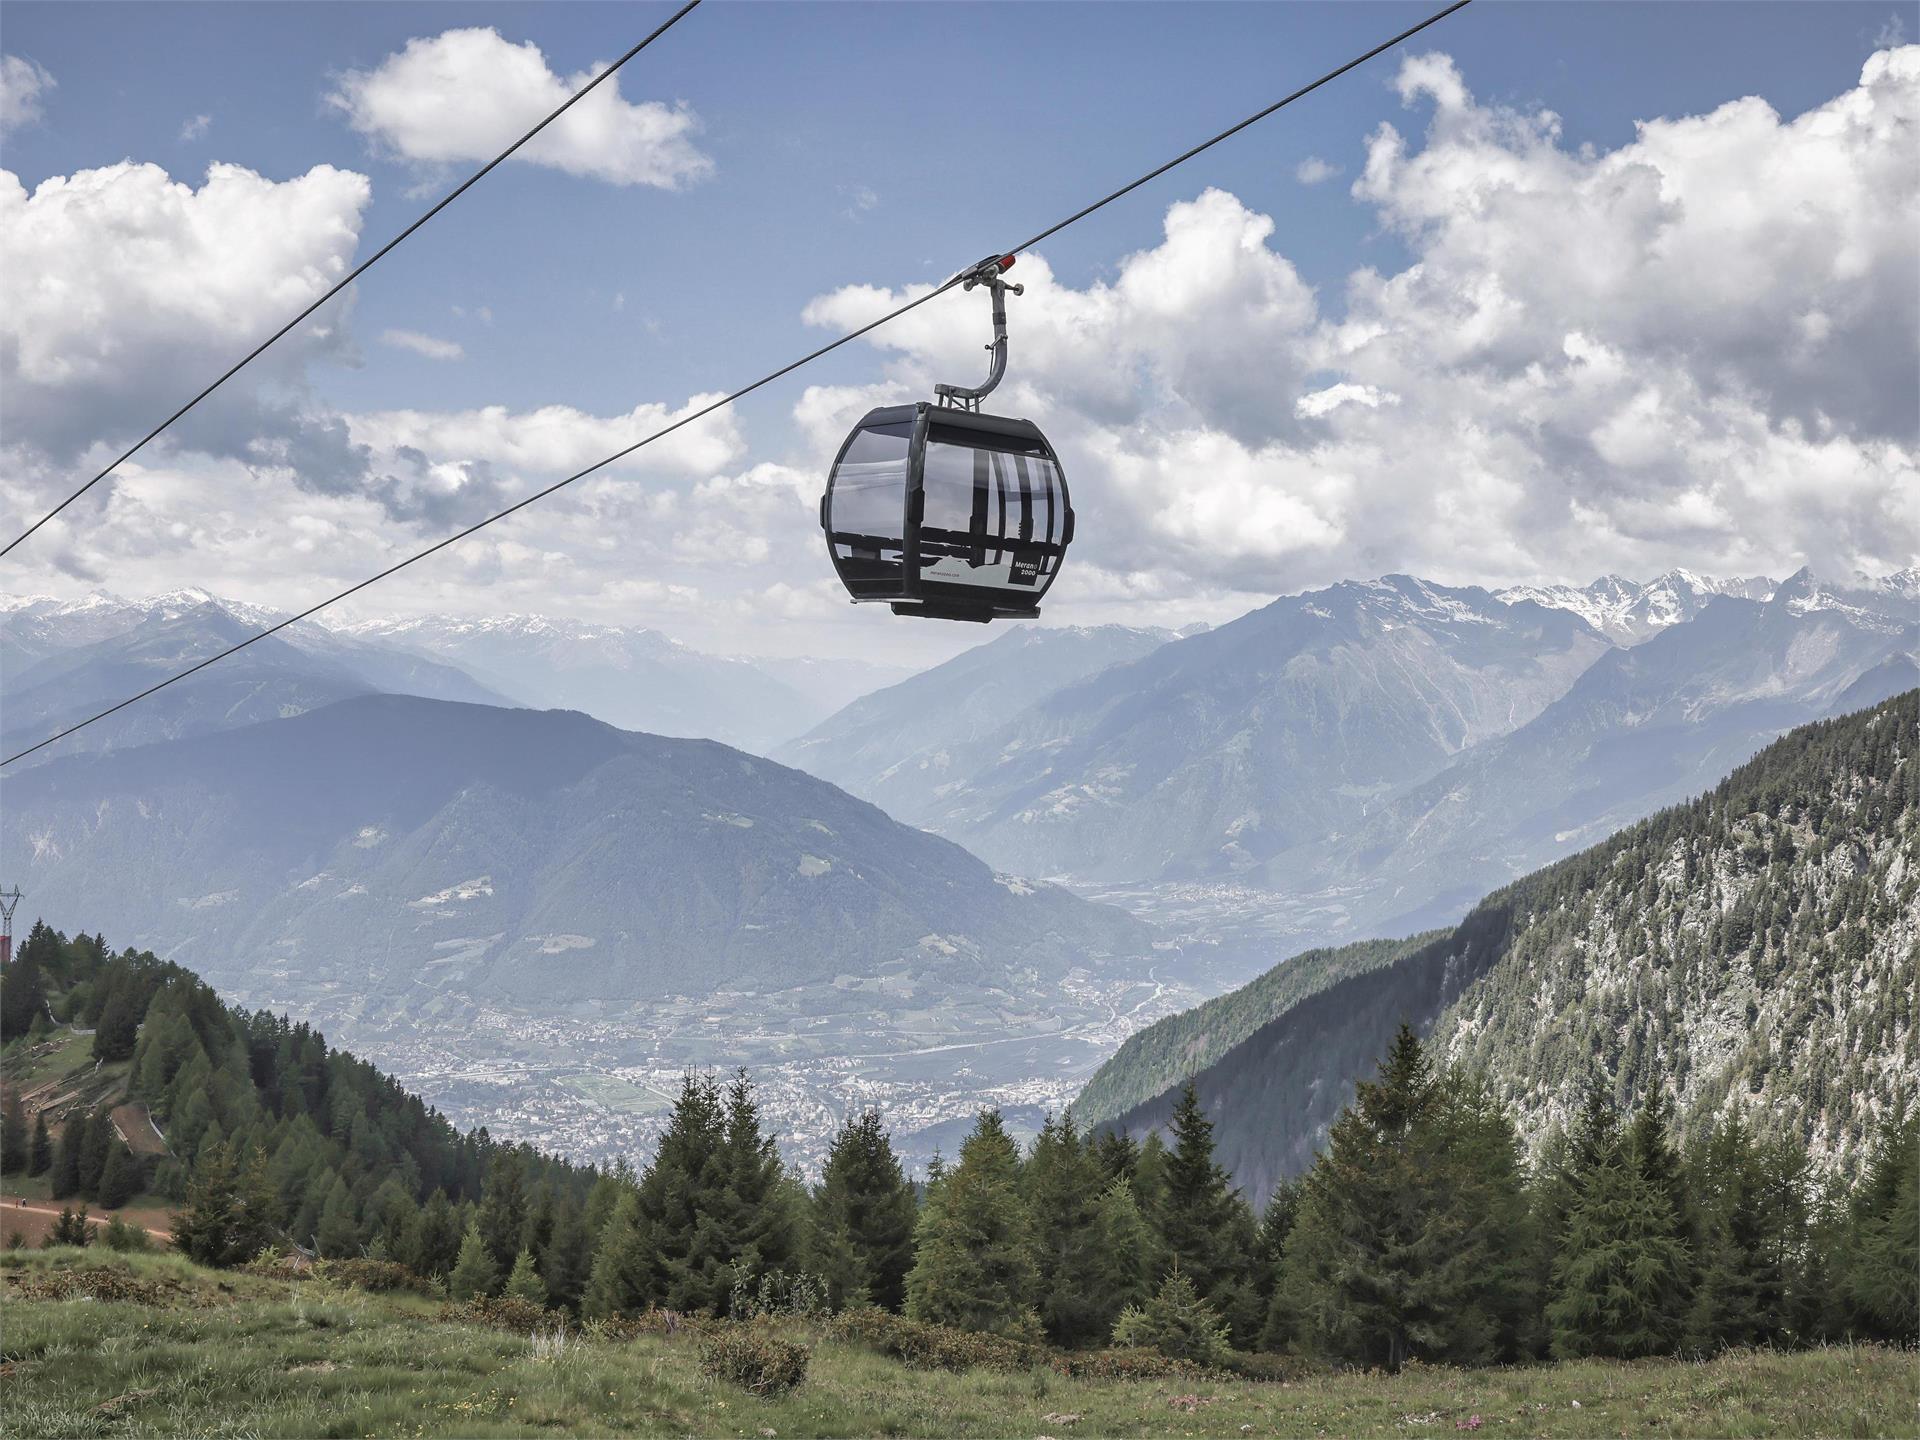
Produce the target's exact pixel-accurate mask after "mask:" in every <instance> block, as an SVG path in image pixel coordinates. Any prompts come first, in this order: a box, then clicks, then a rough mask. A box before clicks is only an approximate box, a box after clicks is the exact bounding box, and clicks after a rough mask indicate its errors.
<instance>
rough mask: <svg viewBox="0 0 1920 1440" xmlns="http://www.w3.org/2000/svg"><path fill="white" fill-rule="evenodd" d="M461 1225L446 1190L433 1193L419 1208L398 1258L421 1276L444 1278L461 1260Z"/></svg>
mask: <svg viewBox="0 0 1920 1440" xmlns="http://www.w3.org/2000/svg"><path fill="white" fill-rule="evenodd" d="M461 1230H462V1226H461V1224H460V1217H459V1214H458V1213H457V1212H456V1211H455V1210H454V1208H453V1202H452V1201H450V1200H449V1199H447V1192H446V1191H445V1190H435V1191H434V1192H433V1194H432V1195H430V1196H428V1197H427V1203H426V1204H425V1205H422V1206H421V1207H420V1213H419V1214H418V1215H417V1216H416V1217H415V1218H414V1221H413V1224H412V1227H411V1229H410V1231H409V1233H408V1235H407V1242H406V1247H405V1249H404V1250H403V1251H402V1252H401V1258H402V1259H403V1260H404V1261H405V1262H406V1263H407V1265H409V1266H410V1267H411V1268H412V1269H414V1270H416V1271H418V1272H419V1273H420V1274H422V1275H445V1274H447V1273H449V1272H450V1271H451V1270H452V1269H453V1267H454V1265H455V1264H456V1263H457V1262H458V1260H459V1258H460V1237H461Z"/></svg>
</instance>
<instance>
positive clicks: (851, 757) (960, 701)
mask: <svg viewBox="0 0 1920 1440" xmlns="http://www.w3.org/2000/svg"><path fill="white" fill-rule="evenodd" d="M1174 638H1176V637H1175V635H1174V633H1173V632H1172V631H1170V630H1158V629H1135V628H1131V627H1128V626H1123V625H1067V626H1045V627H1042V626H1038V625H1020V626H1016V627H1014V628H1013V629H1011V630H1009V631H1008V632H1007V633H1006V634H1004V635H1000V636H997V637H996V638H994V639H993V640H991V641H989V642H988V643H987V644H984V645H978V646H975V647H974V648H973V649H971V650H968V651H966V652H965V653H964V654H961V655H958V656H956V657H954V658H953V659H952V660H949V661H947V662H946V663H945V664H943V665H936V666H934V667H933V668H932V669H930V670H925V671H922V672H921V673H920V674H918V675H914V676H912V677H910V678H909V679H906V680H902V681H901V682H899V683H898V684H896V685H892V686H889V687H887V688H886V689H884V690H877V691H875V692H874V693H872V694H870V695H866V696H863V697H861V698H860V699H858V700H856V701H854V702H853V703H852V704H851V705H849V706H847V707H846V708H845V709H844V710H841V711H839V712H838V713H836V714H835V715H833V716H832V717H831V718H830V719H829V720H827V721H826V722H825V723H824V724H822V725H820V726H818V727H816V728H815V729H813V730H811V731H809V732H808V733H807V734H805V735H802V736H801V737H799V738H798V739H796V740H793V741H790V742H789V743H787V744H786V745H783V746H781V747H780V749H778V750H777V751H776V752H775V754H774V758H775V759H777V760H780V761H782V762H783V763H785V764H788V765H794V766H797V767H798V768H800V769H802V770H805V771H807V772H808V773H809V774H812V775H818V776H820V777H821V778H822V779H823V780H831V781H833V783H834V784H836V785H839V786H842V787H843V788H845V789H847V790H850V791H852V792H853V793H854V794H856V795H859V796H861V797H862V798H863V799H867V800H871V801H873V803H874V804H876V805H879V806H881V807H882V808H883V809H885V810H886V811H887V812H888V813H889V814H891V815H895V816H897V817H898V818H900V819H903V820H908V821H913V822H916V823H917V822H919V821H921V820H924V819H926V818H929V817H930V815H932V814H933V813H934V809H933V803H934V797H935V796H937V795H938V793H939V791H940V788H941V787H942V785H943V784H945V783H946V782H947V781H948V780H949V779H950V778H951V779H954V780H958V779H959V778H960V775H961V774H962V773H963V772H961V771H959V770H957V769H956V768H955V767H956V766H958V765H961V764H964V763H965V761H964V759H963V757H964V756H965V754H966V752H967V747H968V746H970V745H971V744H972V743H973V742H975V741H976V740H978V739H980V737H982V736H984V735H990V734H992V733H994V732H995V731H997V730H998V729H1000V728H1001V727H1002V726H1004V725H1005V724H1007V722H1008V721H1009V720H1010V719H1012V717H1014V716H1016V715H1018V714H1019V713H1020V712H1021V711H1023V710H1025V709H1026V708H1027V707H1028V706H1030V705H1033V704H1035V703H1037V702H1039V701H1041V700H1044V699H1046V698H1047V697H1048V696H1050V695H1053V694H1056V693H1057V692H1059V691H1060V690H1061V689H1063V688H1065V687H1066V686H1068V685H1070V684H1072V683H1074V682H1075V681H1077V680H1081V679H1084V678H1085V677H1087V676H1088V675H1092V674H1096V673H1098V672H1099V671H1101V670H1104V669H1106V668H1107V667H1108V666H1110V665H1116V664H1119V663H1121V662H1123V661H1127V660H1134V659H1138V658H1139V657H1140V656H1142V655H1146V654H1148V653H1150V652H1151V651H1154V650H1157V649H1159V647H1160V646H1162V645H1164V644H1166V643H1167V642H1168V641H1170V640H1172V639H1174Z"/></svg>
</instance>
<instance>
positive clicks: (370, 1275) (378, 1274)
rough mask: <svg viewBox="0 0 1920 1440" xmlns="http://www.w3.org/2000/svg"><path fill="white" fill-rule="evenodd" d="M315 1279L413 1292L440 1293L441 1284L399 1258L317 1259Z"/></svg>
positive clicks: (365, 1287)
mask: <svg viewBox="0 0 1920 1440" xmlns="http://www.w3.org/2000/svg"><path fill="white" fill-rule="evenodd" d="M313 1278H314V1279H316V1280H330V1281H332V1282H333V1283H334V1284H335V1285H350V1286H352V1287H353V1288H354V1289H355V1290H372V1291H375V1292H378V1293H385V1292H388V1291H394V1290H404V1291H406V1292H408V1293H409V1294H413V1295H435V1294H438V1293H439V1287H438V1286H437V1285H436V1284H435V1283H434V1282H433V1281H432V1280H429V1279H428V1278H427V1277H426V1276H424V1275H420V1274H416V1273H415V1272H414V1271H412V1270H410V1269H408V1268H407V1267H406V1266H405V1265H402V1264H400V1263H399V1262H398V1261H396V1260H317V1261H315V1262H314V1265H313Z"/></svg>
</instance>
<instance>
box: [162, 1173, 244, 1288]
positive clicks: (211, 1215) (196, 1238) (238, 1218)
mask: <svg viewBox="0 0 1920 1440" xmlns="http://www.w3.org/2000/svg"><path fill="white" fill-rule="evenodd" d="M246 1235H247V1225H246V1220H245V1217H244V1215H243V1213H242V1207H241V1199H240V1174H239V1167H238V1165H237V1164H236V1162H235V1160H234V1157H233V1151H232V1150H231V1149H230V1148H229V1147H228V1146H226V1145H224V1144H222V1145H216V1146H214V1147H213V1148H212V1149H210V1150H207V1151H204V1152H203V1153H202V1154H201V1155H200V1156H199V1157H198V1158H197V1159H196V1161H195V1162H194V1166H193V1171H192V1178H191V1180H190V1181H189V1182H188V1185H187V1203H186V1204H185V1205H184V1206H183V1207H182V1208H181V1209H180V1210H179V1211H177V1212H176V1213H175V1215H174V1217H173V1246H174V1249H176V1250H178V1251H180V1253H181V1254H183V1255H185V1256H187V1258H188V1259H190V1260H194V1261H196V1262H198V1263H199V1264H201V1265H216V1266H218V1265H238V1264H240V1263H241V1262H243V1261H246V1260H251V1259H252V1258H253V1255H254V1249H249V1248H248V1247H247V1244H246ZM257 1248H258V1247H255V1249H257Z"/></svg>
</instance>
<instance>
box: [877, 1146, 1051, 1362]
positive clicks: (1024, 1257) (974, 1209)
mask: <svg viewBox="0 0 1920 1440" xmlns="http://www.w3.org/2000/svg"><path fill="white" fill-rule="evenodd" d="M1019 1173H1020V1155H1019V1151H1018V1150H1016V1149H1015V1148H1014V1144H1013V1141H1012V1139H1011V1138H1009V1136H1008V1135H1007V1132H1006V1127H1005V1126H1004V1125H1003V1124H1002V1123H1001V1120H1000V1112H999V1111H998V1110H983V1111H981V1112H980V1118H979V1120H978V1121H976V1122H975V1124H974V1127H973V1132H972V1133H971V1134H970V1135H968V1136H967V1139H966V1141H965V1143H964V1144H962V1145H961V1147H960V1161H959V1163H958V1164H957V1165H955V1166H953V1167H952V1168H951V1169H950V1170H947V1171H945V1173H943V1174H942V1175H941V1176H940V1177H939V1178H938V1179H937V1180H936V1181H934V1182H932V1183H931V1184H930V1185H929V1186H928V1190H927V1202H926V1206H925V1208H924V1209H923V1210H922V1211H921V1212H920V1223H919V1225H918V1227H917V1228H916V1229H915V1232H914V1261H913V1269H912V1270H911V1271H910V1272H908V1275H907V1314H908V1315H909V1316H910V1317H911V1318H913V1319H915V1320H926V1321H931V1322H933V1323H935V1324H940V1325H953V1326H957V1327H959V1328H960V1329H963V1330H981V1331H987V1332H989V1333H992V1334H997V1335H1008V1336H1013V1337H1017V1338H1021V1339H1032V1338H1036V1337H1037V1334H1038V1329H1039V1326H1038V1323H1037V1321H1036V1319H1035V1317H1034V1313H1033V1301H1034V1261H1033V1221H1032V1217H1031V1216H1030V1215H1029V1214H1028V1213H1027V1206H1026V1202H1025V1201H1024V1200H1023V1199H1022V1198H1021V1196H1020V1184H1019Z"/></svg>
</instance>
